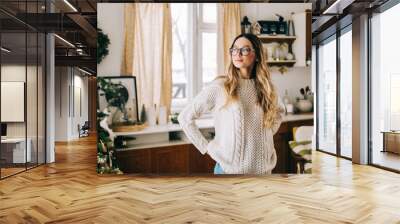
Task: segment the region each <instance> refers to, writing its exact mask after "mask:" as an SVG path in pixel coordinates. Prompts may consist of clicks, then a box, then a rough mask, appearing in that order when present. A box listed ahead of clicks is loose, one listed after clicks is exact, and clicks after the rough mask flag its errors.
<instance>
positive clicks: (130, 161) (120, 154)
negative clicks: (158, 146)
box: [116, 149, 152, 173]
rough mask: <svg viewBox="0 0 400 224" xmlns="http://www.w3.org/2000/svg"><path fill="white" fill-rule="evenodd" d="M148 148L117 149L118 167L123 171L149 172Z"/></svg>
mask: <svg viewBox="0 0 400 224" xmlns="http://www.w3.org/2000/svg"><path fill="white" fill-rule="evenodd" d="M150 150H151V149H140V150H127V151H117V152H116V157H117V161H118V165H119V168H120V169H121V170H122V171H123V172H124V173H151V171H152V170H151V160H150Z"/></svg>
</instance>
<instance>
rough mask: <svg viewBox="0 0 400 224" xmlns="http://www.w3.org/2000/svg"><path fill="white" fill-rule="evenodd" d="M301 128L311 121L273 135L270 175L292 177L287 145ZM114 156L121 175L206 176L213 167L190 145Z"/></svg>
mask: <svg viewBox="0 0 400 224" xmlns="http://www.w3.org/2000/svg"><path fill="white" fill-rule="evenodd" d="M302 125H313V120H312V119H310V120H301V121H289V122H284V123H282V125H281V127H280V128H279V130H278V132H277V133H276V134H275V135H274V143H275V149H276V152H277V156H278V162H277V165H276V167H275V169H274V170H273V171H272V172H273V173H296V165H295V162H294V160H293V158H292V157H291V153H290V148H289V143H288V142H289V141H290V140H292V139H293V134H292V130H293V127H298V126H302ZM116 156H117V160H118V163H119V166H120V169H121V170H122V171H123V172H124V173H143V174H208V173H213V170H214V166H215V161H214V160H213V159H211V157H210V156H209V155H207V154H206V155H202V154H201V153H200V152H199V151H198V150H197V149H196V148H195V147H194V146H193V145H192V144H182V145H172V146H164V147H157V148H146V149H135V150H126V151H118V152H117V154H116Z"/></svg>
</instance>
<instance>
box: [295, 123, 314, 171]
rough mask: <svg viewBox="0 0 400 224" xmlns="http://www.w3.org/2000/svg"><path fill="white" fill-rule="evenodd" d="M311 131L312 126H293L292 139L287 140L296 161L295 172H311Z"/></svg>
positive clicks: (312, 130)
mask: <svg viewBox="0 0 400 224" xmlns="http://www.w3.org/2000/svg"><path fill="white" fill-rule="evenodd" d="M313 132H314V127H313V126H300V127H295V128H293V141H289V146H290V149H291V152H292V156H293V158H294V160H295V162H296V166H297V173H311V170H312V163H311V162H312V161H311V156H312V137H313Z"/></svg>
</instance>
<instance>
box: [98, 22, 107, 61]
mask: <svg viewBox="0 0 400 224" xmlns="http://www.w3.org/2000/svg"><path fill="white" fill-rule="evenodd" d="M109 44H110V38H108V35H107V34H105V33H103V31H102V30H101V29H97V64H100V62H101V61H102V60H103V59H104V58H105V57H106V56H107V55H108V45H109Z"/></svg>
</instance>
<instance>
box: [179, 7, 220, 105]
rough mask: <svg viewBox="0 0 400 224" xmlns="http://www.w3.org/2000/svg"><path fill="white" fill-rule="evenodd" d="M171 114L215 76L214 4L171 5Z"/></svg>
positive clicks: (215, 12)
mask: <svg viewBox="0 0 400 224" xmlns="http://www.w3.org/2000/svg"><path fill="white" fill-rule="evenodd" d="M171 16H172V33H173V39H172V41H173V43H172V45H173V52H172V83H173V88H172V111H173V112H179V111H180V110H181V109H182V108H183V107H184V106H185V105H186V104H187V102H188V101H189V100H190V99H192V98H193V97H194V96H196V95H197V94H198V93H199V92H200V90H201V89H202V88H203V87H204V86H205V85H207V84H208V83H210V82H211V81H212V80H213V79H214V78H215V77H216V74H217V4H216V3H204V4H201V3H197V4H187V3H172V4H171Z"/></svg>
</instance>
